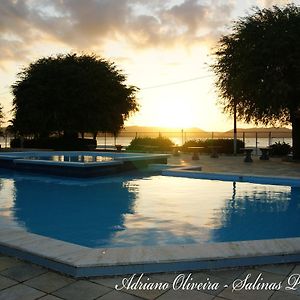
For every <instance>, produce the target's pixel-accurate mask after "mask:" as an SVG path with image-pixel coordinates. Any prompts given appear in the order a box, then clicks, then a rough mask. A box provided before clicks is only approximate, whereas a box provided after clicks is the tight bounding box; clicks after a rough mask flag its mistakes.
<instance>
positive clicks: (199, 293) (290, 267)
mask: <svg viewBox="0 0 300 300" xmlns="http://www.w3.org/2000/svg"><path fill="white" fill-rule="evenodd" d="M169 163H170V164H180V165H200V166H202V168H203V171H205V172H231V173H241V174H257V175H270V174H271V175H273V176H274V175H275V176H276V175H277V176H292V177H300V164H297V163H288V162H282V161H281V159H278V158H275V159H274V158H272V159H271V160H270V161H260V160H259V159H258V158H257V157H255V158H254V162H253V163H250V164H247V163H244V162H243V157H242V156H238V157H232V156H220V157H219V158H218V159H212V158H210V157H209V156H207V155H201V156H200V160H199V161H196V162H195V161H192V160H191V155H189V154H182V155H181V156H180V157H171V158H170V159H169ZM299 274H300V264H282V265H267V266H257V267H253V268H236V269H230V270H207V271H201V272H193V273H191V276H190V277H188V276H189V273H188V272H185V273H184V275H182V276H185V277H184V278H185V279H187V278H188V280H187V283H203V284H204V283H207V282H208V281H210V282H211V283H218V284H219V286H218V288H217V289H216V290H214V289H199V290H195V289H194V290H192V289H191V288H186V287H185V286H181V288H179V289H178V290H175V289H174V288H173V282H174V279H175V277H177V276H178V275H179V274H176V273H164V274H151V275H146V274H145V275H144V276H143V277H142V282H143V283H145V282H147V283H149V282H150V283H157V284H159V283H161V284H163V283H165V284H166V287H167V288H165V289H155V290H130V289H125V288H123V289H122V290H116V289H115V286H116V285H118V287H121V286H122V280H123V278H124V277H126V278H128V277H130V275H128V276H119V277H110V278H101V277H96V278H88V279H74V278H71V277H68V276H65V275H63V274H58V273H56V272H53V271H50V270H47V269H45V268H42V267H39V266H36V265H33V264H30V263H26V262H22V261H20V260H17V259H15V258H11V257H7V256H4V255H2V256H1V255H0V300H2V299H3V300H34V299H42V300H59V299H65V300H69V299H70V300H77V299H78V300H89V299H100V300H119V299H120V300H121V299H122V300H138V299H149V300H152V299H155V300H156V299H157V300H169V299H170V300H176V299H180V300H182V299H188V300H193V299H203V300H210V299H214V300H224V299H226V300H235V299H243V300H247V299H251V300H252V299H259V300H260V299H261V300H263V299H271V300H281V299H282V300H300V275H299ZM139 275H140V274H137V276H136V277H135V278H134V280H133V281H132V283H135V282H136V281H137V277H138V276H139ZM245 278H248V279H247V282H246V283H248V285H245V287H243V288H241V290H234V291H233V286H235V287H237V283H238V280H239V282H240V284H241V285H242V283H243V282H244V281H242V280H244V279H245ZM272 282H273V287H274V288H273V289H271V290H268V289H264V288H262V289H260V290H257V289H255V287H256V286H258V285H259V284H262V283H269V284H270V283H272ZM279 282H281V283H282V284H281V286H280V289H279V290H277V289H278V283H279ZM251 283H252V286H251ZM276 284H277V285H276ZM292 285H294V289H291V287H292ZM275 286H276V287H277V288H275ZM288 287H289V288H290V289H287V288H288Z"/></svg>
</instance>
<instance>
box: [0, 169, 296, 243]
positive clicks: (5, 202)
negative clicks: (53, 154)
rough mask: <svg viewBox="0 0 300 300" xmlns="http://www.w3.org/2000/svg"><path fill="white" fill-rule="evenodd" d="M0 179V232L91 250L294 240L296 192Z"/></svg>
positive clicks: (134, 181) (147, 180)
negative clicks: (5, 230)
mask: <svg viewBox="0 0 300 300" xmlns="http://www.w3.org/2000/svg"><path fill="white" fill-rule="evenodd" d="M0 178H1V179H0V186H1V189H0V226H1V227H13V228H22V229H24V230H26V231H27V232H31V233H35V234H39V235H43V236H47V237H50V238H54V239H59V240H62V241H66V242H70V243H74V244H78V245H82V246H86V247H91V248H99V247H108V248H111V247H133V246H136V245H139V246H160V245H168V244H173V245H174V244H175V245H186V244H196V243H200V242H205V243H207V242H208V243H214V242H231V241H245V240H262V239H276V238H290V237H299V236H300V218H299V217H298V216H299V212H300V188H299V187H291V186H281V185H260V184H254V183H245V182H229V181H218V180H199V179H193V178H180V177H170V176H161V175H153V174H149V173H129V174H126V175H122V176H120V175H118V176H114V177H110V178H102V179H93V180H79V179H63V178H54V177H46V176H35V177H33V176H25V175H20V174H16V173H15V174H14V173H11V172H9V171H3V170H2V171H0Z"/></svg>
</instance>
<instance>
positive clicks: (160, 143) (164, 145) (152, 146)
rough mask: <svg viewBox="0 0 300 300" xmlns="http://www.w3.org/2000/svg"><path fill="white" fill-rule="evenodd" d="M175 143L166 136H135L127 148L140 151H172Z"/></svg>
mask: <svg viewBox="0 0 300 300" xmlns="http://www.w3.org/2000/svg"><path fill="white" fill-rule="evenodd" d="M173 145H174V143H173V142H172V141H171V140H170V139H169V138H166V137H157V138H150V137H143V138H135V139H133V140H132V141H131V143H130V145H129V146H128V147H127V150H140V151H149V150H153V151H170V150H172V146H173Z"/></svg>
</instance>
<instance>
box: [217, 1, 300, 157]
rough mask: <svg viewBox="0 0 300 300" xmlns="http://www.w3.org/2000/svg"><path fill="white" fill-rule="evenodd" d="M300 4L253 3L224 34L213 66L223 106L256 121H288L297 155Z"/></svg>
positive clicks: (299, 147)
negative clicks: (266, 5)
mask: <svg viewBox="0 0 300 300" xmlns="http://www.w3.org/2000/svg"><path fill="white" fill-rule="evenodd" d="M299 37H300V8H299V7H298V6H295V5H287V6H285V7H283V8H280V7H278V6H273V8H271V9H262V10H260V9H258V8H255V9H254V11H253V13H252V14H251V15H247V16H246V17H243V18H240V19H239V20H237V21H236V22H234V23H233V27H232V32H231V33H230V34H228V35H225V36H223V37H222V38H221V39H220V41H219V43H218V49H217V50H216V51H215V52H214V57H215V58H216V62H215V64H214V65H213V66H212V68H213V70H214V72H215V74H216V86H217V88H218V90H219V94H220V96H221V100H220V103H221V105H222V106H223V108H224V111H225V112H227V113H229V114H231V115H232V114H233V113H234V109H235V107H236V110H237V117H238V119H239V120H243V121H246V122H251V121H252V122H255V123H256V124H264V125H267V124H273V125H286V124H291V125H292V138H293V156H294V158H295V159H300V38H299Z"/></svg>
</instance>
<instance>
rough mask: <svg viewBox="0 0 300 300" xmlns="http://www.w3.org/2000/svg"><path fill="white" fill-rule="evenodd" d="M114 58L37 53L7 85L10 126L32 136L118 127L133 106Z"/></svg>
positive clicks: (131, 91)
mask: <svg viewBox="0 0 300 300" xmlns="http://www.w3.org/2000/svg"><path fill="white" fill-rule="evenodd" d="M125 81H126V76H125V75H124V74H123V73H122V71H120V70H119V69H118V68H117V67H116V65H115V64H114V63H111V62H108V61H106V60H104V59H102V58H99V57H98V56H96V55H77V54H67V55H58V56H56V57H45V58H41V59H39V60H37V61H35V62H33V63H31V64H30V65H29V66H28V67H26V68H24V69H23V70H22V71H21V72H20V73H19V74H18V80H17V81H16V83H15V84H13V85H12V91H13V95H14V100H13V110H14V118H13V125H14V127H15V129H16V130H18V132H19V133H20V134H34V135H35V137H37V138H42V137H48V136H49V135H50V134H53V133H58V134H60V133H63V134H64V135H65V136H73V137H75V136H76V137H77V135H78V133H79V132H81V133H84V132H91V133H96V132H98V131H107V132H113V133H116V132H118V131H119V130H120V129H121V128H122V127H123V125H124V121H125V120H126V119H127V118H128V117H129V116H130V114H131V113H134V112H136V111H137V110H138V104H137V102H136V92H137V90H138V88H137V87H135V86H127V85H126V84H125Z"/></svg>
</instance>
